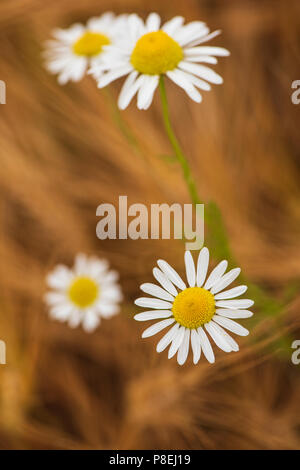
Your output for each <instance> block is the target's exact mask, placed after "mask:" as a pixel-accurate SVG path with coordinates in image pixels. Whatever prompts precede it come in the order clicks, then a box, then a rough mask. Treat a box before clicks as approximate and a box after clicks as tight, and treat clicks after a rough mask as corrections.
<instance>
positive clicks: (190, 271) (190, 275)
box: [184, 251, 196, 287]
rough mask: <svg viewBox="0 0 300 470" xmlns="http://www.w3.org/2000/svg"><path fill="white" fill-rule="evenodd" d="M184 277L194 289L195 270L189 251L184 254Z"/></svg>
mask: <svg viewBox="0 0 300 470" xmlns="http://www.w3.org/2000/svg"><path fill="white" fill-rule="evenodd" d="M184 261H185V269H186V277H187V280H188V283H189V286H190V287H195V284H196V270H195V263H194V260H193V257H192V255H191V252H190V251H186V252H185V253H184Z"/></svg>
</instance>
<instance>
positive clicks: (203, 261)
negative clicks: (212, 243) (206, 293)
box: [197, 247, 209, 287]
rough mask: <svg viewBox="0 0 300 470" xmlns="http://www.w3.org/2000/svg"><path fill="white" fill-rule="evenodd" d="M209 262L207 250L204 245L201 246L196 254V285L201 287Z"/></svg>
mask: <svg viewBox="0 0 300 470" xmlns="http://www.w3.org/2000/svg"><path fill="white" fill-rule="evenodd" d="M208 263H209V251H208V249H207V248H206V247H203V248H202V250H201V251H200V253H199V256H198V262H197V286H198V287H202V285H203V283H204V281H205V278H206V274H207V269H208Z"/></svg>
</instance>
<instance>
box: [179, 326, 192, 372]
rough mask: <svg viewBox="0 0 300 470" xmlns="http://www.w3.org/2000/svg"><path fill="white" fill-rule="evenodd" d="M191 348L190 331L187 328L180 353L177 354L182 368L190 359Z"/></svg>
mask: <svg viewBox="0 0 300 470" xmlns="http://www.w3.org/2000/svg"><path fill="white" fill-rule="evenodd" d="M189 346H190V330H189V329H188V328H186V330H185V332H184V337H183V340H182V343H181V345H180V346H179V349H178V353H177V362H178V364H179V365H180V366H182V365H183V364H184V363H185V361H186V359H187V357H188V353H189Z"/></svg>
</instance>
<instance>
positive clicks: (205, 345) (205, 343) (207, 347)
mask: <svg viewBox="0 0 300 470" xmlns="http://www.w3.org/2000/svg"><path fill="white" fill-rule="evenodd" d="M197 331H198V335H199V338H200V343H201V348H202V351H203V354H204V356H205V357H206V359H207V360H208V362H210V363H211V364H212V363H214V362H215V355H214V352H213V350H212V347H211V344H210V341H209V339H208V337H207V335H206V333H205V331H204V330H203V328H202V327H201V326H200V327H199V328H198V330H197Z"/></svg>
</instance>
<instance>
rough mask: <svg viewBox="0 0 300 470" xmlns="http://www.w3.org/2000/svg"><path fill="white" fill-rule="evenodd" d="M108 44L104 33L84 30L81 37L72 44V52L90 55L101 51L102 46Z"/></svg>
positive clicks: (108, 41)
mask: <svg viewBox="0 0 300 470" xmlns="http://www.w3.org/2000/svg"><path fill="white" fill-rule="evenodd" d="M107 44H110V40H109V38H108V37H107V36H105V34H101V33H93V32H92V31H86V32H85V33H84V34H83V36H81V38H79V39H78V40H77V41H76V42H75V43H74V44H73V52H74V53H75V54H77V55H83V56H87V57H92V56H95V55H98V54H100V52H102V47H103V46H106V45H107Z"/></svg>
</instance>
